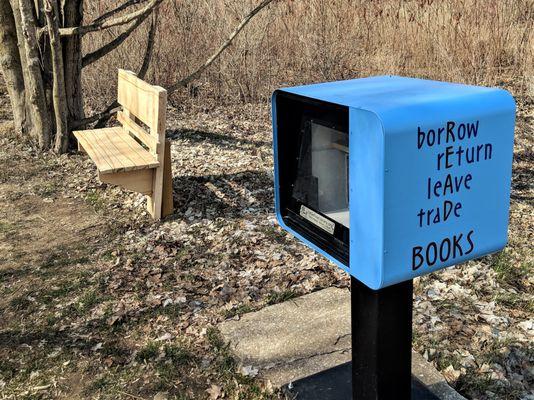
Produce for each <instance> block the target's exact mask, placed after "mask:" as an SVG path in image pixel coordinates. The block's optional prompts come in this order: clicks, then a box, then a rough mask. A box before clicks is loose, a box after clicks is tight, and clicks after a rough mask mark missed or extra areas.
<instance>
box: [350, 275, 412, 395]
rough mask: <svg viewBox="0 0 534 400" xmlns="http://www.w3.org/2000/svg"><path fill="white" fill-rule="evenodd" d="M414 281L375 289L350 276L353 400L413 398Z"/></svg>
mask: <svg viewBox="0 0 534 400" xmlns="http://www.w3.org/2000/svg"><path fill="white" fill-rule="evenodd" d="M412 294H413V281H411V280H410V281H407V282H402V283H399V284H397V285H394V286H390V287H386V288H384V289H380V290H376V291H375V290H372V289H369V288H368V287H366V286H365V285H364V284H362V283H361V282H359V281H358V280H356V279H355V278H354V277H351V303H352V323H351V325H352V397H353V400H391V399H395V400H410V399H411V386H412V375H411V358H412V306H413V300H412Z"/></svg>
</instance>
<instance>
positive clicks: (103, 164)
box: [74, 130, 113, 169]
mask: <svg viewBox="0 0 534 400" xmlns="http://www.w3.org/2000/svg"><path fill="white" fill-rule="evenodd" d="M74 136H75V137H76V139H78V141H79V142H80V144H81V146H82V147H83V149H84V150H85V151H86V152H87V154H88V155H89V157H90V158H91V159H92V160H93V162H94V163H95V164H96V165H97V168H99V169H101V168H102V169H113V165H112V164H110V163H109V162H108V160H107V158H106V157H105V154H102V153H101V150H100V147H99V146H97V145H96V143H95V140H94V135H93V132H92V131H91V130H87V131H77V132H74Z"/></svg>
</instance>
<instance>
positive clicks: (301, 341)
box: [219, 288, 465, 400]
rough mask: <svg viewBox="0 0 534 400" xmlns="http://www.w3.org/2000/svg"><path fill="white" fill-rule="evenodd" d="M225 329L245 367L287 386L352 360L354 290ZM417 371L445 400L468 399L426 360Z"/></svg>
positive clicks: (270, 310)
mask: <svg viewBox="0 0 534 400" xmlns="http://www.w3.org/2000/svg"><path fill="white" fill-rule="evenodd" d="M219 329H220V331H221V334H222V335H223V337H224V339H225V340H226V341H227V342H229V343H230V346H231V349H232V350H233V351H234V353H235V355H236V356H237V357H238V358H239V359H240V361H241V364H242V365H243V366H244V367H252V368H253V369H258V373H259V376H260V378H262V379H266V380H270V381H271V383H272V384H273V386H275V387H281V386H284V385H287V384H289V383H290V382H295V381H297V380H299V379H302V378H305V377H308V376H311V375H313V374H316V373H318V372H321V371H324V370H327V369H330V368H333V367H335V366H338V365H341V364H343V363H346V362H349V361H350V360H351V335H350V333H351V327H350V292H349V291H348V290H347V289H339V288H328V289H324V290H320V291H318V292H314V293H311V294H308V295H305V296H302V297H299V298H296V299H292V300H289V301H286V302H284V303H280V304H275V305H272V306H269V307H265V308H263V309H261V310H259V311H257V312H253V313H248V314H244V315H243V316H241V318H240V319H239V320H227V321H225V322H223V323H222V324H221V325H220V326H219ZM412 373H413V375H414V376H416V377H417V378H418V379H419V380H420V381H421V382H423V383H424V384H425V385H426V386H427V387H428V388H429V389H430V390H431V391H432V392H433V393H434V394H435V395H436V396H437V397H439V398H440V399H442V400H465V399H464V397H462V396H460V395H459V394H458V393H457V392H456V391H454V390H453V389H452V388H451V387H450V386H449V385H448V384H447V382H446V381H445V379H444V378H443V376H442V375H441V374H440V373H439V372H438V371H437V370H436V369H435V368H434V367H433V366H432V365H431V364H430V363H428V362H427V361H426V360H425V359H424V358H423V357H421V356H420V355H419V354H417V353H414V354H413V357H412Z"/></svg>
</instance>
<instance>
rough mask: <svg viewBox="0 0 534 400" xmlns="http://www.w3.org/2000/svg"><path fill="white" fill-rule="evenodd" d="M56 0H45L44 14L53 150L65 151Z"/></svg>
mask: <svg viewBox="0 0 534 400" xmlns="http://www.w3.org/2000/svg"><path fill="white" fill-rule="evenodd" d="M55 1H56V0H45V15H46V23H47V25H48V35H49V36H50V51H51V55H52V57H51V58H52V75H53V84H52V88H53V92H52V104H53V105H54V115H55V117H56V139H55V144H54V151H55V152H57V153H65V152H66V151H67V150H68V147H69V127H68V123H67V98H66V94H65V71H64V69H63V49H62V48H61V38H60V36H59V22H58V20H59V12H58V8H57V4H56V2H55Z"/></svg>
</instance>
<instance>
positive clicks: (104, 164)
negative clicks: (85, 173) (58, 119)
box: [74, 127, 159, 174]
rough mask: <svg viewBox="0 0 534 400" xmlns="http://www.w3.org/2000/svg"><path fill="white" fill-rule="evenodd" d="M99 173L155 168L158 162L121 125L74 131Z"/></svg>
mask: <svg viewBox="0 0 534 400" xmlns="http://www.w3.org/2000/svg"><path fill="white" fill-rule="evenodd" d="M74 136H76V138H77V139H78V142H79V143H80V145H81V146H82V147H83V149H84V150H85V151H86V152H87V154H88V155H89V157H91V159H92V160H93V161H94V162H95V164H96V167H97V169H98V171H99V172H100V173H101V174H109V173H113V172H121V171H133V170H137V169H148V168H156V167H158V166H159V162H158V161H157V159H156V158H155V156H153V155H152V154H150V153H149V152H148V151H146V150H145V149H144V148H143V147H142V146H141V145H140V144H139V143H138V142H137V141H136V140H135V139H134V138H132V137H131V136H130V135H129V134H128V132H127V131H125V130H124V129H122V128H121V127H114V128H106V129H93V130H87V131H77V132H74Z"/></svg>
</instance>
